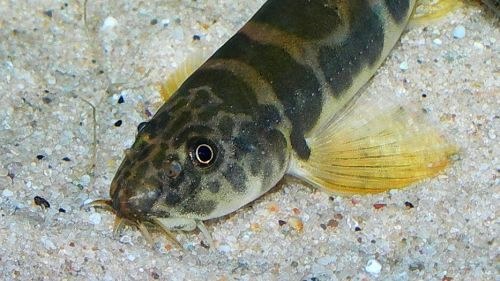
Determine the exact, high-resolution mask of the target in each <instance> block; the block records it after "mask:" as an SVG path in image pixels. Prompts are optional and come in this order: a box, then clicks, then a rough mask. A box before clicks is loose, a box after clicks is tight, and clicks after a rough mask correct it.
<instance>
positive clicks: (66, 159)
mask: <svg viewBox="0 0 500 281" xmlns="http://www.w3.org/2000/svg"><path fill="white" fill-rule="evenodd" d="M62 160H63V161H66V162H68V161H71V159H69V157H64V158H63V159H62Z"/></svg>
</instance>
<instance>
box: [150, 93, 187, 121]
mask: <svg viewBox="0 0 500 281" xmlns="http://www.w3.org/2000/svg"><path fill="white" fill-rule="evenodd" d="M188 102H189V99H188V98H186V97H183V98H178V99H177V101H176V102H172V107H170V108H169V109H167V110H166V111H168V112H174V113H175V112H176V111H178V110H181V109H183V108H185V107H186V105H187V104H188ZM166 104H168V103H166ZM155 117H156V116H155ZM159 118H161V117H159Z"/></svg>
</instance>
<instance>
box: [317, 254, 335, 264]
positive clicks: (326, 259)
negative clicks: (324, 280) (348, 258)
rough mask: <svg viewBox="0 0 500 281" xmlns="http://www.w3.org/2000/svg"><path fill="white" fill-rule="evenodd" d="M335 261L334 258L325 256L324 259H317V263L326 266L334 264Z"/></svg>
mask: <svg viewBox="0 0 500 281" xmlns="http://www.w3.org/2000/svg"><path fill="white" fill-rule="evenodd" d="M336 260H337V258H336V257H334V256H326V257H322V258H319V259H318V263H319V264H321V265H325V266H326V265H329V264H334V263H335V261H336Z"/></svg>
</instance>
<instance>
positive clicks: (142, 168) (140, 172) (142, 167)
mask: <svg viewBox="0 0 500 281" xmlns="http://www.w3.org/2000/svg"><path fill="white" fill-rule="evenodd" d="M148 169H149V162H148V161H144V162H141V163H140V164H139V166H137V168H136V169H135V170H134V172H135V173H134V177H135V178H143V177H144V176H145V175H146V172H147V171H148Z"/></svg>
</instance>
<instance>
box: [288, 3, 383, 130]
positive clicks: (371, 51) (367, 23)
mask: <svg viewBox="0 0 500 281" xmlns="http://www.w3.org/2000/svg"><path fill="white" fill-rule="evenodd" d="M368 2H369V1H368V0H352V1H351V3H350V4H349V7H351V10H350V11H349V12H350V15H349V18H350V20H349V22H350V23H351V24H352V28H351V34H350V36H349V37H348V38H346V40H345V41H344V42H342V43H341V44H340V45H335V46H331V47H322V48H320V57H319V60H320V66H321V69H322V70H323V72H324V73H325V76H326V77H327V78H329V79H330V80H329V83H330V86H331V87H332V88H333V90H334V92H335V95H341V94H342V93H343V92H344V91H345V90H347V89H348V88H349V87H350V86H351V85H352V82H353V79H352V78H353V77H354V76H355V75H356V74H357V73H359V72H360V70H361V69H362V67H363V66H365V65H372V64H374V63H375V62H376V61H377V59H378V58H379V56H380V54H381V52H382V49H383V47H384V26H383V21H382V19H381V18H380V17H379V15H377V14H376V13H375V12H374V11H372V10H371V9H370V5H369V3H368ZM360 15H363V16H360ZM297 135H299V133H297Z"/></svg>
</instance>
